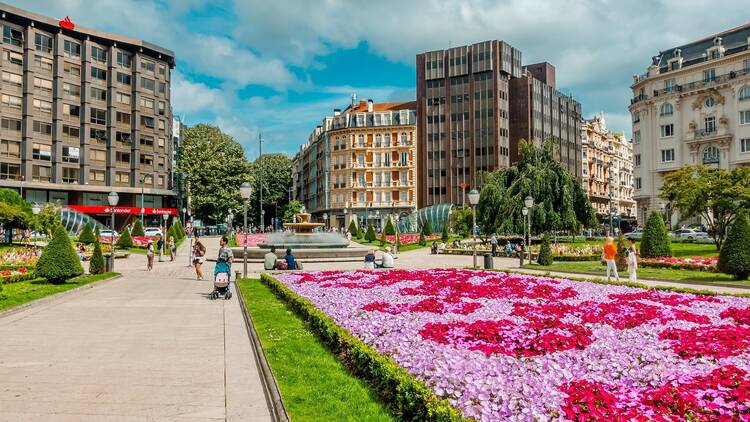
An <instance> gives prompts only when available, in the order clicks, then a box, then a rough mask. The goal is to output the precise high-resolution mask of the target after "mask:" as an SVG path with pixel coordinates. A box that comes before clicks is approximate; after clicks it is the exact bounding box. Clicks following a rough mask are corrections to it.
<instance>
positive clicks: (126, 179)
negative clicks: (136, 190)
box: [115, 171, 130, 185]
mask: <svg viewBox="0 0 750 422" xmlns="http://www.w3.org/2000/svg"><path fill="white" fill-rule="evenodd" d="M115 183H119V184H123V185H126V184H130V173H128V172H124V171H118V172H117V173H115Z"/></svg>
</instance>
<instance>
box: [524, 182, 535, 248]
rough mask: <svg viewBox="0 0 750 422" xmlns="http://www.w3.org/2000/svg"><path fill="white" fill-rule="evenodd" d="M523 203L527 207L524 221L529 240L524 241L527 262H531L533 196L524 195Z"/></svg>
mask: <svg viewBox="0 0 750 422" xmlns="http://www.w3.org/2000/svg"><path fill="white" fill-rule="evenodd" d="M523 204H524V205H525V206H526V208H528V217H527V219H526V221H527V228H528V230H527V233H528V235H529V241H528V242H527V243H526V249H527V250H528V251H529V262H531V208H532V207H533V206H534V198H532V197H531V195H528V196H526V198H523Z"/></svg>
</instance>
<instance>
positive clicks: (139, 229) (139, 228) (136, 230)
mask: <svg viewBox="0 0 750 422" xmlns="http://www.w3.org/2000/svg"><path fill="white" fill-rule="evenodd" d="M123 231H126V230H123ZM130 235H131V236H145V235H146V233H145V232H144V231H143V224H142V223H141V220H135V225H133V230H132V231H131V232H130Z"/></svg>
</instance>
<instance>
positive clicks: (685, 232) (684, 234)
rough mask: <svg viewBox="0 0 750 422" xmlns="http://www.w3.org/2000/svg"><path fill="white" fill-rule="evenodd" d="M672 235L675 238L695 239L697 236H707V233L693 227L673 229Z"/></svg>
mask: <svg viewBox="0 0 750 422" xmlns="http://www.w3.org/2000/svg"><path fill="white" fill-rule="evenodd" d="M674 237H676V238H677V239H686V240H696V239H699V238H707V237H708V233H706V232H699V231H697V230H695V229H679V230H675V231H674Z"/></svg>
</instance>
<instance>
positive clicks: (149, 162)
mask: <svg viewBox="0 0 750 422" xmlns="http://www.w3.org/2000/svg"><path fill="white" fill-rule="evenodd" d="M140 161H141V164H143V165H146V166H153V165H154V156H153V155H148V154H141V160H140Z"/></svg>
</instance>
